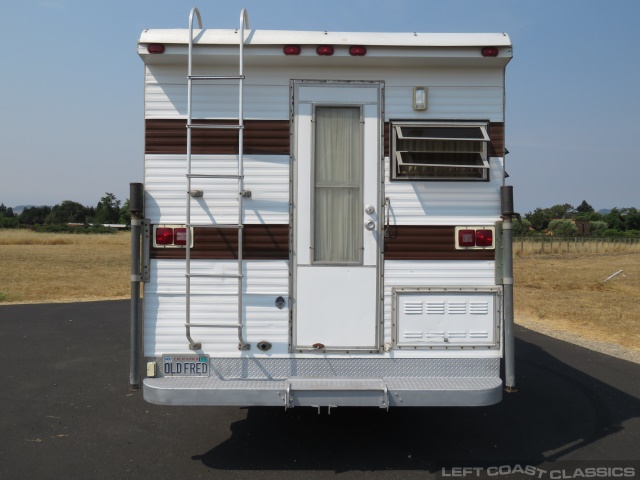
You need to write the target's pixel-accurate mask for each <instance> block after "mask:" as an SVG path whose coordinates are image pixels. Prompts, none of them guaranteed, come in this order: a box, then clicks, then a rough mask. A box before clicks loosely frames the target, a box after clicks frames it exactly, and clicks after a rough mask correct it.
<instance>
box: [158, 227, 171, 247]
mask: <svg viewBox="0 0 640 480" xmlns="http://www.w3.org/2000/svg"><path fill="white" fill-rule="evenodd" d="M156 243H157V244H158V245H173V228H161V227H159V228H157V229H156Z"/></svg>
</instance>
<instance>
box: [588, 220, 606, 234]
mask: <svg viewBox="0 0 640 480" xmlns="http://www.w3.org/2000/svg"><path fill="white" fill-rule="evenodd" d="M607 227H608V225H607V222H603V221H595V222H589V235H591V236H592V237H601V236H602V234H603V233H604V231H605V230H606V229H607Z"/></svg>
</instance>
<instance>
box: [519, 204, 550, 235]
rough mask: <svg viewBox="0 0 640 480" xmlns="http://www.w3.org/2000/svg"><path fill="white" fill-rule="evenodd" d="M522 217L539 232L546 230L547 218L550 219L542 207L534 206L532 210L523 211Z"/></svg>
mask: <svg viewBox="0 0 640 480" xmlns="http://www.w3.org/2000/svg"><path fill="white" fill-rule="evenodd" d="M524 218H525V219H526V220H527V221H529V223H530V224H531V226H532V227H533V228H534V229H535V230H537V231H539V232H541V231H543V230H546V229H547V227H548V226H549V220H551V218H549V214H548V212H547V211H545V210H543V209H542V208H536V209H535V210H534V211H533V212H528V213H525V214H524Z"/></svg>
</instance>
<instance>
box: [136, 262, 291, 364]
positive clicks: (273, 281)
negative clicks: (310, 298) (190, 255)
mask: <svg viewBox="0 0 640 480" xmlns="http://www.w3.org/2000/svg"><path fill="white" fill-rule="evenodd" d="M243 264H244V268H243V275H244V280H243V282H244V285H243V288H244V295H243V304H244V308H243V322H244V323H245V325H246V330H245V333H246V340H247V341H248V342H249V343H251V344H254V345H255V344H256V343H257V342H259V341H261V340H268V341H269V342H271V343H272V345H273V348H272V350H271V353H273V354H277V353H287V352H288V348H289V306H288V305H286V306H285V308H283V309H282V310H280V309H278V308H277V307H276V306H275V301H276V298H278V297H279V296H282V297H283V298H285V299H287V298H288V295H289V267H288V264H289V262H288V261H286V260H273V261H268V260H262V261H245V262H243ZM151 272H152V281H151V282H150V283H148V284H145V289H144V311H145V315H144V318H145V323H144V352H145V355H146V356H159V355H162V354H163V353H192V352H190V350H189V348H188V341H187V339H186V336H185V327H184V323H185V312H186V307H185V288H186V286H185V285H186V283H185V276H184V272H185V262H184V261H183V260H152V261H151ZM191 272H192V273H223V274H235V273H236V272H237V263H236V262H234V261H225V260H216V261H211V260H209V261H208V260H193V261H192V262H191ZM237 301H238V297H237V280H235V279H229V278H193V279H192V281H191V321H192V322H194V323H207V322H210V323H228V324H229V325H236V324H237ZM192 337H193V338H194V339H195V340H196V341H200V342H202V346H203V351H204V352H205V353H214V352H215V353H216V354H219V353H224V352H229V353H238V330H237V329H236V328H193V330H192Z"/></svg>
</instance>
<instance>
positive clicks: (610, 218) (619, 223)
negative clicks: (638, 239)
mask: <svg viewBox="0 0 640 480" xmlns="http://www.w3.org/2000/svg"><path fill="white" fill-rule="evenodd" d="M603 220H604V221H605V222H607V224H608V225H609V228H610V229H612V230H618V231H620V232H621V231H623V230H624V218H623V216H622V212H621V211H620V210H618V209H617V208H612V209H611V211H610V212H609V213H607V214H606V215H605V216H604V218H603Z"/></svg>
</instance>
